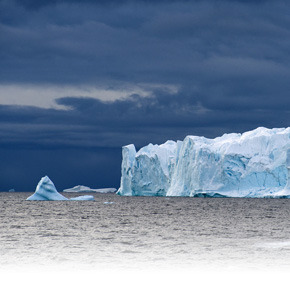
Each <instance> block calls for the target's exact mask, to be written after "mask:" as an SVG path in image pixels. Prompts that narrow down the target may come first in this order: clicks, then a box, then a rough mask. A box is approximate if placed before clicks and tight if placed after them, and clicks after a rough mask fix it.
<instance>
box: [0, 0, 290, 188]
mask: <svg viewBox="0 0 290 290" xmlns="http://www.w3.org/2000/svg"><path fill="white" fill-rule="evenodd" d="M289 11H290V2H289V1H281V0H275V1H270V0H269V1H262V0H261V1H249V0H248V1H245V0H244V1H242V0H241V1H229V0H215V1H214V0H212V1H197V0H196V1H180V0H179V1H174V0H172V1H165V0H163V1H162V0H159V1H158V0H157V1H156V0H154V1H153V0H152V1H150V0H143V1H142V0H139V1H125V0H123V1H120V0H119V1H117V0H115V1H114V0H106V1H105V0H103V1H93V0H91V1H89V0H86V1H84V0H80V1H77V0H63V1H58V0H51V1H49V0H45V1H44V0H43V1H40V0H19V1H13V0H0V162H1V167H0V168H1V169H0V190H2V191H5V190H8V189H10V188H15V189H16V190H19V191H20V190H24V191H33V190H34V189H35V186H36V184H37V182H38V181H39V179H40V178H41V177H42V176H44V175H45V174H47V175H49V177H50V178H51V179H52V180H53V181H54V183H55V185H56V187H57V189H58V190H62V189H64V188H67V187H71V186H75V185H77V184H83V185H87V186H91V187H112V186H114V187H118V186H119V180H120V167H121V146H123V145H126V144H130V143H134V144H135V145H136V146H137V147H138V148H139V147H141V146H144V145H147V144H148V143H150V142H151V143H158V144H160V143H163V142H165V141H166V140H168V139H172V140H177V139H179V140H183V139H184V137H185V136H186V135H203V136H206V137H211V138H212V137H216V136H219V135H222V134H224V133H229V132H244V131H247V130H251V129H254V128H256V127H258V126H264V127H268V128H272V127H288V126H289V121H290V97H289V92H290V51H289V49H290V17H289Z"/></svg>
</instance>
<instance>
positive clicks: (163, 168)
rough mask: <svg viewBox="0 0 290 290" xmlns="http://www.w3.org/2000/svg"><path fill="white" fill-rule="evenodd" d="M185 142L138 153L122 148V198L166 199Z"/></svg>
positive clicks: (155, 147)
mask: <svg viewBox="0 0 290 290" xmlns="http://www.w3.org/2000/svg"><path fill="white" fill-rule="evenodd" d="M181 144H182V142H180V141H179V142H174V141H167V142H166V143H164V144H162V145H159V146H158V145H152V144H149V145H148V146H145V147H143V148H142V149H140V150H139V151H138V152H137V153H136V150H135V147H134V145H128V146H124V147H123V151H122V156H123V161H122V177H121V186H120V188H119V190H118V194H120V195H165V194H166V192H167V189H168V188H169V186H170V182H171V176H172V172H173V170H174V166H175V164H176V159H177V156H178V149H179V148H180V146H181Z"/></svg>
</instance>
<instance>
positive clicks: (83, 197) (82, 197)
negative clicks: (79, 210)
mask: <svg viewBox="0 0 290 290" xmlns="http://www.w3.org/2000/svg"><path fill="white" fill-rule="evenodd" d="M70 200H95V198H94V197H93V196H92V195H83V196H77V197H72V198H70Z"/></svg>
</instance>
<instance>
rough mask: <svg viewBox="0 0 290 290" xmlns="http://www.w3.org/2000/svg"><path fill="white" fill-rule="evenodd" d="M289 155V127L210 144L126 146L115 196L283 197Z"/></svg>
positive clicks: (199, 140) (200, 140)
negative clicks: (138, 147) (137, 149)
mask: <svg viewBox="0 0 290 290" xmlns="http://www.w3.org/2000/svg"><path fill="white" fill-rule="evenodd" d="M288 150H290V127H289V128H280V129H267V128H262V127H261V128H257V129H255V130H253V131H249V132H245V133H243V134H236V133H232V134H225V135H223V136H222V137H217V138H215V139H209V138H205V137H198V136H187V137H186V138H185V139H184V141H183V142H181V141H177V142H174V141H167V142H166V143H164V144H162V145H152V144H149V145H148V146H145V147H143V148H141V149H140V150H139V151H138V152H136V149H135V146H134V145H132V144H131V145H128V146H124V147H123V150H122V155H123V161H122V177H121V186H120V188H119V190H118V194H120V195H163V196H164V195H166V196H201V195H206V196H229V197H286V196H287V195H289V194H290V193H289V187H290V185H289V184H290V183H289V181H288V179H289V174H290V170H289V167H290V164H288V161H287V162H286V160H287V151H288ZM288 152H289V151H288ZM287 186H288V191H283V190H287ZM282 191H283V192H282Z"/></svg>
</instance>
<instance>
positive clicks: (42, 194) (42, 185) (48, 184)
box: [27, 176, 94, 200]
mask: <svg viewBox="0 0 290 290" xmlns="http://www.w3.org/2000/svg"><path fill="white" fill-rule="evenodd" d="M27 200H94V197H93V196H91V195H85V196H79V197H74V198H71V199H68V198H66V197H65V196H63V195H62V194H60V193H59V192H58V191H57V190H56V188H55V186H54V184H53V182H52V181H51V180H50V179H49V177H48V176H45V177H42V178H41V180H40V181H39V183H38V184H37V187H36V190H35V193H34V194H33V195H31V196H29V197H28V198H27Z"/></svg>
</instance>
